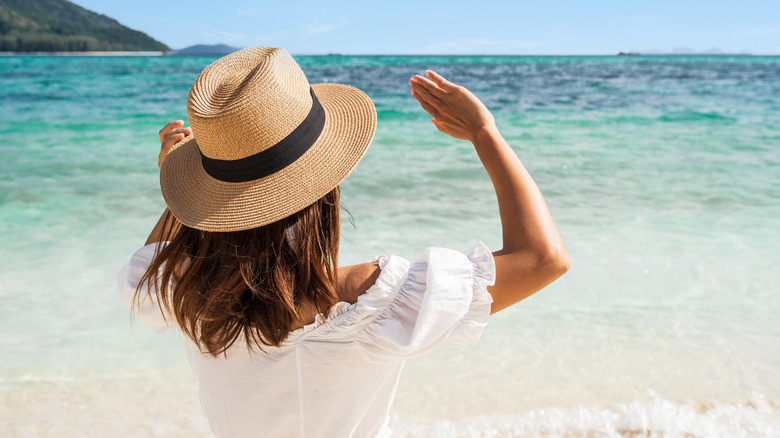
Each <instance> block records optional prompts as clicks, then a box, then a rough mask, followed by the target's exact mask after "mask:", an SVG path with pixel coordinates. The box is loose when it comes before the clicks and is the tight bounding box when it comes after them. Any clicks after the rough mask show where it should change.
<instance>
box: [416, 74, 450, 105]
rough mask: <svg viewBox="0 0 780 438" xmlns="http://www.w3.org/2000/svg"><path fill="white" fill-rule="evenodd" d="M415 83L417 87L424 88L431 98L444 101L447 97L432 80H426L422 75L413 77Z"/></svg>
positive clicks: (447, 94)
mask: <svg viewBox="0 0 780 438" xmlns="http://www.w3.org/2000/svg"><path fill="white" fill-rule="evenodd" d="M412 80H414V81H415V82H417V83H418V84H419V85H421V86H422V87H424V88H425V89H426V90H428V92H429V93H431V94H432V95H433V96H435V97H436V98H437V99H439V100H444V99H446V98H447V96H449V93H447V92H446V91H444V90H442V89H441V88H440V87H439V86H438V85H436V83H434V82H433V81H432V80H430V79H428V78H426V77H425V76H422V75H414V77H413V78H412Z"/></svg>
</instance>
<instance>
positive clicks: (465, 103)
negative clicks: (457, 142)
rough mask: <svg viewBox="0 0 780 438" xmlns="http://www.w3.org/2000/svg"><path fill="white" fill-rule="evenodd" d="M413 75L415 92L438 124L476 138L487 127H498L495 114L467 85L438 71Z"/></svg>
mask: <svg viewBox="0 0 780 438" xmlns="http://www.w3.org/2000/svg"><path fill="white" fill-rule="evenodd" d="M425 74H426V76H428V77H425V76H420V75H415V76H414V77H413V78H411V79H409V85H411V86H412V95H413V96H414V98H415V99H417V101H418V102H419V103H420V105H421V106H422V107H423V109H424V110H425V112H427V113H428V114H430V115H431V117H433V119H432V120H431V121H432V122H433V124H434V125H436V128H437V129H438V130H439V131H441V132H443V133H445V134H447V135H449V136H452V137H454V138H458V139H461V140H468V141H470V142H472V143H473V142H474V141H476V138H477V135H478V134H479V133H480V132H481V131H484V130H488V131H493V130H495V129H496V121H495V119H494V118H493V114H491V113H490V111H489V110H488V109H487V107H485V105H484V104H483V103H482V102H481V101H480V100H479V99H478V98H477V96H475V95H474V94H472V93H471V91H469V90H468V89H466V88H465V87H462V86H459V85H455V84H453V83H452V82H450V81H448V80H446V79H444V78H443V77H442V76H441V75H439V74H437V73H436V72H434V71H431V70H427V71H426V72H425Z"/></svg>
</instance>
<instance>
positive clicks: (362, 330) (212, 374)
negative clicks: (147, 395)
mask: <svg viewBox="0 0 780 438" xmlns="http://www.w3.org/2000/svg"><path fill="white" fill-rule="evenodd" d="M154 249H155V244H152V245H148V246H145V247H143V248H141V249H139V250H138V251H137V252H136V253H135V254H133V256H132V258H131V259H130V262H129V263H128V264H127V265H126V266H125V267H124V268H122V270H121V271H120V272H119V274H118V276H117V283H118V286H119V295H120V297H121V299H122V301H123V302H124V304H125V305H126V306H127V307H128V308H131V310H132V311H133V314H134V315H135V317H136V318H137V319H139V320H141V321H143V322H145V323H147V324H149V325H151V326H152V327H153V328H154V329H155V330H156V331H158V332H163V331H165V330H166V329H175V328H176V322H175V319H174V318H170V317H168V318H165V317H164V315H163V314H162V313H161V310H160V308H159V306H158V302H157V299H156V293H155V292H154V291H152V293H151V294H146V293H145V291H142V299H140V300H139V302H138V303H137V305H136V306H132V303H133V301H132V300H133V295H134V293H135V290H136V287H137V286H138V283H139V280H140V278H141V276H142V275H143V273H144V272H145V271H146V269H147V267H148V266H149V264H150V262H151V261H152V257H153V255H154ZM377 261H378V262H379V267H380V269H381V272H380V274H379V277H378V278H377V280H376V283H375V284H374V285H373V286H371V287H370V288H369V289H368V290H367V291H366V292H365V293H364V294H362V295H361V296H359V297H358V299H357V301H356V302H355V303H352V304H350V303H345V302H341V303H338V304H336V305H335V306H334V307H333V308H332V309H331V310H330V312H329V315H328V317H327V318H322V317H320V316H317V318H316V320H315V322H314V323H312V324H309V325H306V326H304V327H301V328H299V329H296V330H294V331H292V332H290V335H289V337H288V338H287V340H286V341H285V342H284V343H283V344H282V345H281V346H280V347H278V348H276V347H265V348H264V350H265V351H264V352H263V351H260V350H256V351H254V350H250V349H249V348H248V347H247V346H246V343H241V342H236V343H235V344H234V345H233V346H232V347H231V348H230V349H229V350H228V352H227V354H226V355H224V356H223V355H221V356H219V357H212V356H210V355H208V354H203V353H201V352H200V351H199V349H198V347H197V346H196V345H195V344H194V343H193V342H192V341H190V340H189V339H188V338H186V337H185V338H184V343H185V350H186V352H187V357H188V359H189V363H190V366H191V368H192V371H193V373H194V374H195V377H196V378H197V380H198V383H199V391H200V402H201V406H202V407H203V410H204V412H205V415H206V417H207V418H208V421H209V425H210V427H211V429H212V430H213V431H214V433H216V434H217V435H218V436H220V437H307V438H308V437H328V438H331V437H387V436H390V434H391V432H392V431H391V430H390V428H389V427H388V420H389V416H388V414H389V411H390V405H391V403H392V401H393V397H394V395H395V391H396V388H397V386H398V379H399V377H400V374H401V368H402V367H403V363H404V360H405V359H407V358H410V357H413V356H417V355H419V354H422V353H425V352H428V351H431V350H433V349H435V348H436V347H439V346H441V345H443V344H444V343H446V342H448V341H452V342H456V343H459V344H473V343H475V342H477V340H478V339H479V337H480V335H481V333H482V329H483V328H484V327H485V325H486V324H487V320H488V316H489V314H490V305H491V303H492V299H491V296H490V294H489V293H488V291H487V286H489V285H492V284H493V281H494V278H495V266H494V263H493V257H492V254H491V253H490V251H489V250H488V249H487V247H485V246H484V245H482V244H479V245H478V246H477V247H476V248H474V250H473V251H472V252H471V253H470V254H469V255H468V256H466V255H464V254H461V253H459V252H457V251H453V250H449V249H443V248H428V249H427V250H426V251H425V253H424V255H423V256H422V257H421V258H420V259H418V260H417V261H415V262H414V263H409V262H408V261H407V260H405V259H403V258H401V257H396V256H390V257H385V256H380V257H378V258H377Z"/></svg>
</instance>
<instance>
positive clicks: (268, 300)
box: [134, 187, 340, 356]
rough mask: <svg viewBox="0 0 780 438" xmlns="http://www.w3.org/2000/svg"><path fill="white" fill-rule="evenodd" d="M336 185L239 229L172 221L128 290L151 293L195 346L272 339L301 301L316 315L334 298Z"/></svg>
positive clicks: (291, 321) (290, 322) (296, 316)
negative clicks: (300, 205)
mask: <svg viewBox="0 0 780 438" xmlns="http://www.w3.org/2000/svg"><path fill="white" fill-rule="evenodd" d="M339 216H340V215H339V189H338V187H336V188H335V189H333V191H331V192H330V193H328V194H327V195H325V196H324V197H323V198H321V199H320V200H318V201H317V202H315V203H314V204H312V205H310V206H309V207H306V208H305V209H303V210H301V211H299V212H297V213H295V214H293V215H291V216H288V217H286V218H284V219H282V220H280V221H277V222H274V223H272V224H268V225H264V226H262V227H258V228H253V229H249V230H245V231H233V232H207V231H201V230H197V229H194V228H190V227H187V226H185V225H183V224H179V226H178V228H177V227H175V226H167V225H172V224H173V221H175V218H173V216H172V215H171V214H170V213H168V217H166V218H165V221H166V222H169V223H168V224H166V227H164V228H163V229H167V230H173V231H170V232H169V234H170V235H169V236H165V239H164V240H168V241H169V243H168V245H166V246H162V245H159V246H158V248H157V250H156V253H155V257H154V259H153V261H152V263H151V264H150V265H149V268H148V269H147V271H146V273H145V274H144V276H143V277H142V279H141V282H140V284H139V286H138V289H137V290H136V293H135V297H134V300H135V303H136V304H137V303H138V300H139V299H141V297H142V294H143V293H144V292H143V288H144V286H146V288H147V290H148V291H149V292H148V293H150V294H152V293H156V294H157V298H158V303H159V305H160V309H161V310H162V312H163V315H168V317H171V316H173V317H175V318H176V322H177V323H178V325H179V327H180V328H181V330H182V331H183V332H184V333H185V334H186V335H187V336H188V337H189V338H190V339H192V340H193V342H195V344H196V345H198V347H199V348H200V350H201V351H203V352H208V353H209V354H211V355H212V356H217V355H219V354H221V353H225V352H226V351H227V350H228V348H230V347H231V346H232V345H233V344H234V343H235V342H236V341H237V340H238V339H239V338H241V337H242V336H243V338H244V339H245V340H246V343H247V346H248V347H250V348H251V347H252V346H257V347H259V348H260V349H263V346H277V347H278V346H279V345H281V344H282V342H284V340H285V339H286V338H287V335H288V334H289V332H290V329H291V327H293V326H294V325H295V324H296V322H298V321H301V319H302V318H301V317H300V316H301V315H300V311H301V306H303V305H306V306H307V307H309V306H312V307H313V308H314V309H316V311H317V313H319V314H320V315H322V316H323V317H326V316H327V312H328V310H329V309H330V308H331V307H332V306H333V305H334V304H336V302H337V301H338V299H337V294H336V288H335V284H336V268H337V266H338V251H339V227H340V219H339Z"/></svg>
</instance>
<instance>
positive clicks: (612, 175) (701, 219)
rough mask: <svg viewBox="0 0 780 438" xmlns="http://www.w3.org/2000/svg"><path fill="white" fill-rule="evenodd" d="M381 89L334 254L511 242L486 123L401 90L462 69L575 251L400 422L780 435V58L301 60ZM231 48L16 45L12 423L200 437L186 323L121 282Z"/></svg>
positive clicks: (8, 110)
mask: <svg viewBox="0 0 780 438" xmlns="http://www.w3.org/2000/svg"><path fill="white" fill-rule="evenodd" d="M297 59H298V61H299V63H300V64H301V66H302V67H303V69H304V71H305V72H306V74H307V75H308V77H309V80H310V81H311V82H338V83H346V84H350V85H354V86H357V87H359V88H361V89H363V90H364V91H366V92H367V93H368V94H369V95H370V96H371V98H372V99H373V100H374V102H375V104H376V107H377V109H378V111H379V127H378V130H377V135H376V138H375V140H374V143H373V145H372V146H371V149H370V150H369V152H368V154H367V155H366V157H365V158H364V160H363V162H362V163H361V164H360V165H359V166H358V168H357V170H356V171H355V172H354V173H353V175H352V176H351V177H350V178H349V179H348V180H347V181H346V182H344V183H343V185H342V193H343V202H344V206H345V207H346V208H347V209H348V210H349V211H350V212H351V214H352V216H353V221H354V226H352V225H350V224H349V223H348V222H347V221H345V226H344V230H343V242H342V253H341V258H342V262H343V263H356V262H361V261H367V260H370V259H372V258H373V257H374V256H375V255H377V254H380V253H385V254H399V255H403V256H405V257H407V258H412V259H413V258H416V257H417V256H419V255H420V254H421V253H422V251H423V249H424V248H425V247H427V246H445V247H451V248H455V249H458V250H461V251H464V252H466V251H469V250H470V249H471V247H472V246H473V245H475V244H476V243H477V242H478V241H483V242H484V243H485V244H487V245H488V246H489V247H491V248H492V249H499V247H500V244H501V239H500V229H499V222H498V211H497V205H496V200H495V197H494V195H493V193H492V191H491V185H490V182H489V180H488V178H487V175H486V173H485V172H484V170H482V168H481V166H480V164H479V161H478V159H477V157H476V154H475V153H474V151H473V150H472V147H471V145H470V144H467V143H465V142H459V141H455V140H451V139H449V138H447V137H445V136H444V135H442V134H440V133H438V132H437V131H436V130H435V128H434V127H433V125H432V124H431V123H430V122H429V118H428V117H427V115H426V114H425V113H424V112H423V111H422V110H420V109H419V108H418V107H417V104H416V102H415V101H414V100H413V99H412V97H411V95H410V94H409V91H408V85H407V84H406V81H407V79H408V78H409V77H410V76H411V75H413V74H415V73H421V72H423V71H424V70H425V69H426V68H432V69H434V70H436V71H438V72H440V73H442V74H443V75H445V76H447V77H449V78H451V79H452V80H453V81H455V82H458V83H461V84H463V85H466V86H468V87H470V88H471V89H472V90H473V91H474V92H475V93H476V94H477V95H478V96H479V97H481V98H482V99H483V100H484V101H485V103H486V104H487V105H488V107H489V108H491V109H492V110H494V113H495V115H496V118H497V121H498V125H499V128H500V129H501V131H502V132H503V134H504V135H505V137H506V138H507V140H508V141H509V142H510V144H512V146H513V147H514V149H515V150H516V151H517V154H518V155H519V156H520V158H521V160H523V162H524V163H525V165H526V167H528V169H529V170H530V172H531V174H532V175H533V176H534V178H535V179H536V181H537V183H538V184H539V186H540V188H541V190H542V192H543V193H544V195H545V197H546V199H547V202H548V204H549V206H550V209H551V211H552V214H553V217H554V218H555V220H556V222H557V224H558V226H559V228H560V230H561V233H562V235H563V237H564V241H565V242H566V245H567V247H568V250H569V253H570V256H571V259H572V268H571V270H570V271H569V273H567V274H566V275H565V276H564V277H563V278H562V279H561V280H560V281H558V282H557V283H555V284H553V285H552V286H550V287H549V288H547V289H545V290H544V291H542V292H540V293H539V294H537V295H535V296H533V297H532V298H530V299H528V300H526V301H524V302H522V303H521V304H519V305H517V306H515V307H514V308H511V309H509V310H506V311H504V312H501V313H499V314H497V315H495V316H494V317H493V319H492V320H491V322H490V324H489V326H488V327H487V329H486V331H485V333H484V335H483V338H482V340H481V341H480V343H479V344H478V345H477V346H475V347H472V348H462V347H455V346H453V347H447V348H444V349H442V350H440V351H437V352H435V353H433V354H430V355H428V356H424V357H421V358H419V359H415V360H412V361H409V362H408V363H407V365H406V370H405V374H404V376H403V377H402V382H401V386H400V388H399V392H398V397H397V399H396V402H395V404H394V409H393V418H392V424H391V426H393V428H394V429H395V430H396V432H397V435H398V436H399V437H521V436H522V437H525V436H567V437H615V436H668V437H684V436H685V437H688V436H691V437H777V436H780V322H778V315H780V286H778V285H780V268H778V266H779V265H780V251H779V250H778V245H779V244H780V58H779V57H474V56H462V57H402V56H398V57H390V56H382V57H372V56H356V57H339V56H328V57H297ZM213 60H214V58H205V57H204V58H199V57H2V58H0V99H1V100H0V101H1V102H2V105H0V152H1V153H2V156H3V157H4V158H3V159H2V160H0V435H2V436H4V437H14V436H18V437H30V436H57V437H71V436H73V437H76V436H78V437H82V436H122V437H136V436H137V437H146V436H166V437H168V436H181V437H191V436H209V433H208V426H207V424H206V423H205V420H204V419H203V416H202V414H201V413H200V408H199V406H198V399H197V389H196V386H195V383H194V379H193V377H192V376H191V374H190V371H189V369H188V366H187V363H186V359H185V356H184V353H183V350H182V343H181V339H180V338H179V336H178V335H177V334H175V333H171V334H166V335H163V336H158V335H155V334H154V333H153V332H152V331H151V330H150V329H149V328H148V327H145V326H143V324H141V323H137V322H136V323H133V322H132V320H131V317H130V314H129V312H128V311H127V310H125V309H124V308H123V306H122V304H121V303H120V302H119V300H118V298H117V297H116V292H115V286H114V276H115V274H116V272H117V271H118V270H119V268H120V267H121V266H122V265H123V264H124V263H125V262H126V261H127V259H128V258H129V256H130V254H131V253H132V252H133V251H134V250H135V249H137V248H138V247H140V246H141V245H142V244H143V242H144V240H145V238H146V235H147V234H148V231H149V230H150V228H151V227H152V225H153V224H154V222H155V221H156V219H157V217H158V216H159V214H160V213H161V212H162V210H163V208H164V204H163V202H162V198H161V196H160V191H159V185H158V182H157V167H156V162H157V152H158V147H159V145H158V139H157V131H158V130H159V129H160V128H161V127H162V125H163V124H165V123H166V122H168V121H169V120H173V119H186V111H185V101H186V97H187V92H188V90H189V87H190V85H191V84H192V82H193V80H194V79H195V77H196V76H197V74H198V73H199V72H200V70H201V69H203V68H204V67H205V66H206V65H208V64H209V63H210V62H212V61H213Z"/></svg>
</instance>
